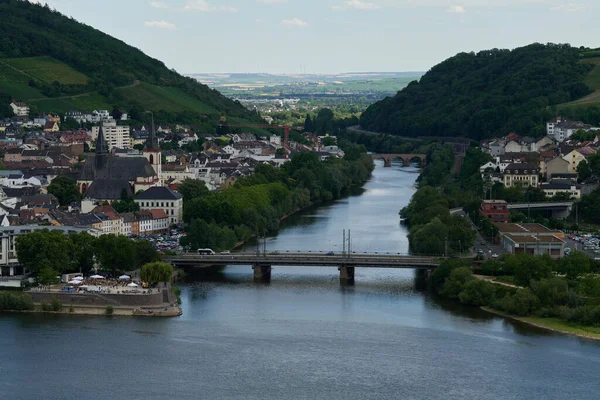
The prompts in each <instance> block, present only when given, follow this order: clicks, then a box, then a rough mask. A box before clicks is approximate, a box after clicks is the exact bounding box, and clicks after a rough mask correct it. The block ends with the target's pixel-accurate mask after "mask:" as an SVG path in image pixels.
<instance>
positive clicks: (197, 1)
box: [183, 0, 237, 12]
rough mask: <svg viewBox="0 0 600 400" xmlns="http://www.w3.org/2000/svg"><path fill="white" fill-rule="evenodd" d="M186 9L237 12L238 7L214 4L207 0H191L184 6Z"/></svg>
mask: <svg viewBox="0 0 600 400" xmlns="http://www.w3.org/2000/svg"><path fill="white" fill-rule="evenodd" d="M183 8H184V9H185V10H193V11H201V12H237V8H235V7H231V6H218V7H217V6H213V5H212V4H210V3H208V2H207V1H206V0H189V1H188V2H187V4H186V5H185V6H184V7H183Z"/></svg>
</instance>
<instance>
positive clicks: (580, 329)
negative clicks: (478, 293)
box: [481, 307, 600, 340]
mask: <svg viewBox="0 0 600 400" xmlns="http://www.w3.org/2000/svg"><path fill="white" fill-rule="evenodd" d="M481 309H482V310H484V311H486V312H489V313H491V314H494V315H498V316H500V317H503V318H506V319H511V320H513V321H518V322H522V323H524V324H527V325H530V326H534V327H536V328H540V329H545V330H548V331H552V332H557V333H562V334H565V335H573V336H577V337H580V338H584V339H592V340H600V328H594V327H589V326H581V325H571V324H569V323H568V322H565V321H561V320H559V319H558V318H541V317H518V316H516V315H510V314H506V313H503V312H501V311H498V310H494V309H493V308H489V307H481Z"/></svg>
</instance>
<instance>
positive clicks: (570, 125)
mask: <svg viewBox="0 0 600 400" xmlns="http://www.w3.org/2000/svg"><path fill="white" fill-rule="evenodd" d="M546 127H547V129H548V125H546ZM591 128H592V126H591V125H588V124H584V123H583V122H579V121H568V120H564V121H560V122H558V123H556V124H554V127H553V129H552V135H551V137H552V138H554V140H556V141H557V142H564V141H565V140H567V139H569V138H570V137H571V136H572V135H573V134H574V133H575V132H577V131H578V130H580V129H583V130H585V131H587V130H589V129H591ZM549 136H550V135H549Z"/></svg>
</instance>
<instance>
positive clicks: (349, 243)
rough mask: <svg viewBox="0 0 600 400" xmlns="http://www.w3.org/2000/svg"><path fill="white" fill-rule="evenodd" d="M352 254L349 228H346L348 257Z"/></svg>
mask: <svg viewBox="0 0 600 400" xmlns="http://www.w3.org/2000/svg"><path fill="white" fill-rule="evenodd" d="M351 255H352V241H351V240H350V229H348V258H350V256H351Z"/></svg>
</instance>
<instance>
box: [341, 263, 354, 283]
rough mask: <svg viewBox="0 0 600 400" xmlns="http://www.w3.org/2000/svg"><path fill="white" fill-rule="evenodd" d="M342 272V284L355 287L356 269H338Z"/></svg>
mask: <svg viewBox="0 0 600 400" xmlns="http://www.w3.org/2000/svg"><path fill="white" fill-rule="evenodd" d="M338 270H339V271H340V284H342V285H354V267H338Z"/></svg>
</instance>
